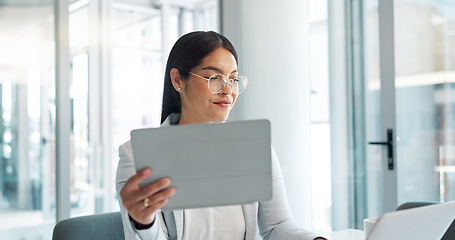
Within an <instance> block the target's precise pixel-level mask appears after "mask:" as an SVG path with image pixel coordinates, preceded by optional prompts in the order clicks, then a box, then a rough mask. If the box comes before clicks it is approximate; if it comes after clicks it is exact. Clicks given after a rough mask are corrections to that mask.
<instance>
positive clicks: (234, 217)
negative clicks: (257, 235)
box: [182, 205, 245, 240]
mask: <svg viewBox="0 0 455 240" xmlns="http://www.w3.org/2000/svg"><path fill="white" fill-rule="evenodd" d="M183 215H184V217H183V218H184V223H183V238H182V240H195V239H217V240H244V239H245V217H244V216H243V210H242V206H240V205H235V206H223V207H213V208H197V209H186V210H184V212H183Z"/></svg>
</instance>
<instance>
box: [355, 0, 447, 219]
mask: <svg viewBox="0 0 455 240" xmlns="http://www.w3.org/2000/svg"><path fill="white" fill-rule="evenodd" d="M363 15H364V19H365V23H364V26H363V33H364V40H365V41H364V43H365V46H364V54H365V55H364V56H365V80H364V81H365V82H364V86H365V96H366V99H367V101H366V103H367V105H366V106H365V107H366V108H365V110H364V111H365V113H366V127H367V129H366V134H367V136H368V139H369V140H370V141H371V140H377V139H381V136H383V134H382V133H381V132H380V120H381V114H383V113H381V109H380V105H379V101H380V100H379V99H380V89H381V84H380V81H379V78H380V66H379V55H380V51H379V41H378V39H379V37H378V36H379V34H381V33H380V32H379V28H378V1H366V2H365V4H364V6H363ZM453 16H455V4H454V3H449V2H448V1H425V0H396V1H394V28H395V31H394V32H395V98H396V103H395V104H396V117H395V120H396V141H397V146H396V151H397V158H396V163H397V164H396V169H397V171H398V179H397V183H396V184H397V188H398V204H401V203H404V202H408V201H433V202H438V201H449V200H454V197H455V195H454V193H453V191H452V190H451V186H453V185H454V184H455V182H454V181H455V179H454V177H455V176H454V171H453V165H454V160H453V156H454V153H455V152H454V150H455V149H454V148H453V145H454V134H453V132H454V125H453V119H454V116H455V108H454V102H453V98H452V97H451V96H452V95H453V94H452V92H453V89H454V79H455V78H454V76H455V75H454V68H455V34H454V32H455V18H453ZM383 140H384V139H383ZM381 153H382V148H378V147H372V146H370V147H368V148H367V163H366V167H367V168H366V173H367V174H368V181H367V193H366V194H367V197H366V199H367V202H368V208H367V215H368V216H370V217H375V216H379V215H380V214H381V213H382V212H383V210H382V209H381V207H380V206H381V195H380V194H381V192H382V189H381V185H380V182H381V174H380V172H379V171H380V169H381V165H382V163H383V161H384V158H383V157H382V155H381ZM452 188H453V187H452Z"/></svg>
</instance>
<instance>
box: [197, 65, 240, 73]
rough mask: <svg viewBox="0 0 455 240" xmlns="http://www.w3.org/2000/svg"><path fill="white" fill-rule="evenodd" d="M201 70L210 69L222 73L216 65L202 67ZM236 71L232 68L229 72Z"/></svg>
mask: <svg viewBox="0 0 455 240" xmlns="http://www.w3.org/2000/svg"><path fill="white" fill-rule="evenodd" d="M201 70H212V71H215V72H218V73H223V71H222V70H221V69H219V68H217V67H214V66H208V67H204V68H202V69H201ZM236 72H237V69H234V70H233V71H232V72H231V74H232V73H236Z"/></svg>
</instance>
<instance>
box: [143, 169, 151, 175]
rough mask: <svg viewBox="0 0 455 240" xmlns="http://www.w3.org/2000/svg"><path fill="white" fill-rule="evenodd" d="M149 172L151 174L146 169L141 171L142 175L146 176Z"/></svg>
mask: <svg viewBox="0 0 455 240" xmlns="http://www.w3.org/2000/svg"><path fill="white" fill-rule="evenodd" d="M150 172H151V170H150V168H146V169H144V170H142V174H143V175H148V174H150Z"/></svg>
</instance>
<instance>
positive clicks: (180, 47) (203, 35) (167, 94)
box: [161, 31, 238, 123]
mask: <svg viewBox="0 0 455 240" xmlns="http://www.w3.org/2000/svg"><path fill="white" fill-rule="evenodd" d="M219 47H223V48H225V49H226V50H228V51H229V52H231V53H232V55H233V56H234V58H235V61H236V62H237V63H238V59H237V52H236V51H235V49H234V46H233V45H232V43H231V42H230V41H229V40H228V39H227V38H226V37H225V36H223V35H221V34H219V33H216V32H212V31H209V32H203V31H197V32H191V33H188V34H185V35H183V36H182V37H180V38H179V40H177V42H176V43H175V44H174V47H172V50H171V52H170V53H169V58H168V60H167V64H166V72H165V75H164V92H163V106H162V109H161V123H163V122H164V120H165V119H166V118H167V117H168V116H169V114H171V113H180V112H181V107H182V106H181V102H180V95H179V93H178V92H177V91H176V90H175V89H174V87H173V86H172V82H171V74H170V73H171V69H173V68H177V69H178V70H179V73H180V77H181V78H182V79H187V78H188V75H189V72H190V71H191V69H193V68H195V67H196V66H198V65H199V64H201V62H202V60H203V59H204V58H205V57H206V56H207V55H209V54H210V53H211V52H213V51H215V50H216V49H217V48H219Z"/></svg>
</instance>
